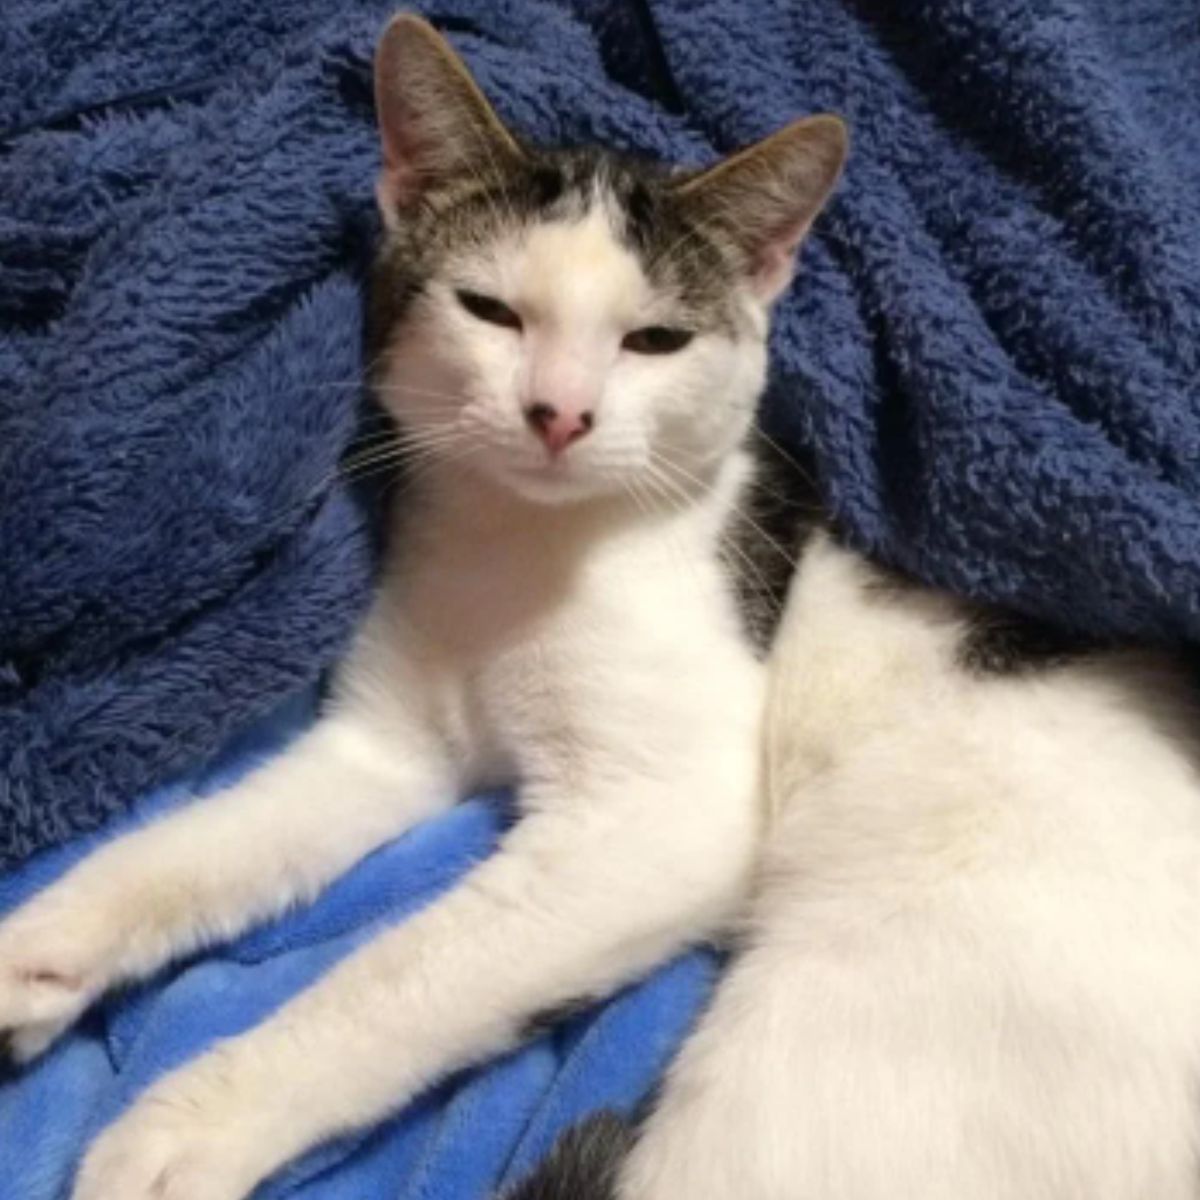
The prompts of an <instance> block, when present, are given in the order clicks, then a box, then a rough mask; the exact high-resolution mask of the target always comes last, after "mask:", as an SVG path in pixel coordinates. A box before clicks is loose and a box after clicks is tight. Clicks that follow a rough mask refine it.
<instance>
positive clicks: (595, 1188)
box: [504, 1112, 634, 1200]
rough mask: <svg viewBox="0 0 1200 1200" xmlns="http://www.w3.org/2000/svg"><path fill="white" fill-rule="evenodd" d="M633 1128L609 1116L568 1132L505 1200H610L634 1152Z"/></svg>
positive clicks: (590, 1119)
mask: <svg viewBox="0 0 1200 1200" xmlns="http://www.w3.org/2000/svg"><path fill="white" fill-rule="evenodd" d="M633 1142H634V1130H633V1126H632V1125H631V1124H630V1123H629V1122H628V1121H626V1120H624V1119H623V1118H621V1117H619V1116H617V1115H616V1114H615V1113H611V1112H601V1113H597V1114H596V1115H595V1116H592V1117H588V1118H587V1120H585V1121H583V1122H582V1123H580V1124H579V1125H576V1126H574V1127H573V1128H571V1129H568V1130H567V1132H566V1133H564V1134H563V1135H562V1137H560V1138H559V1139H558V1141H557V1142H556V1143H555V1145H554V1149H553V1150H551V1151H550V1154H549V1157H547V1158H546V1159H545V1161H544V1162H543V1163H542V1164H541V1166H539V1167H538V1168H537V1169H536V1170H535V1171H534V1173H533V1174H532V1175H531V1176H529V1178H528V1179H526V1180H524V1181H523V1182H522V1183H520V1184H518V1185H517V1187H516V1188H514V1189H512V1190H510V1191H507V1192H505V1193H504V1200H613V1198H614V1197H615V1196H616V1194H617V1179H618V1177H619V1175H620V1170H621V1164H622V1163H623V1162H624V1161H625V1159H626V1157H627V1156H628V1155H629V1151H630V1150H631V1149H632V1148H633Z"/></svg>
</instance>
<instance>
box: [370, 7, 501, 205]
mask: <svg viewBox="0 0 1200 1200" xmlns="http://www.w3.org/2000/svg"><path fill="white" fill-rule="evenodd" d="M375 112H376V116H377V118H378V121H379V134H380V139H381V141H382V143H383V171H382V172H381V174H380V176H379V184H378V186H377V188H376V194H377V195H378V197H379V207H380V210H381V211H382V213H383V218H384V221H385V223H387V224H391V223H393V222H394V221H395V220H396V219H397V214H398V213H399V212H400V211H402V210H403V209H404V208H405V207H406V206H407V205H410V204H412V203H413V202H414V201H415V200H418V199H419V198H420V197H421V195H422V194H423V193H424V192H426V191H427V190H428V189H430V188H431V187H436V186H437V185H439V184H442V183H445V182H446V180H448V179H451V178H453V177H454V176H456V175H465V174H468V173H470V174H474V175H478V174H480V173H481V172H482V171H483V170H486V169H488V168H491V169H502V168H503V166H504V165H505V164H506V163H510V162H512V161H513V160H514V158H519V157H520V155H521V149H520V147H519V146H518V144H517V142H516V140H515V139H514V138H513V136H512V135H511V134H510V133H509V132H508V130H507V129H505V127H504V124H503V122H502V121H501V120H500V118H499V117H498V116H497V115H496V113H495V111H494V110H493V109H492V106H491V105H490V104H489V103H488V102H487V100H486V99H485V97H484V95H483V93H482V92H481V91H480V90H479V86H478V85H477V84H476V83H475V80H474V79H472V78H471V73H470V72H469V71H468V70H467V67H466V64H465V63H464V62H463V61H462V59H461V58H459V57H458V55H457V54H455V53H454V51H453V50H452V49H451V47H450V44H449V42H447V41H446V39H445V38H443V37H442V35H441V34H440V33H438V32H437V30H436V29H434V28H433V26H432V25H430V24H429V22H428V21H425V20H424V19H423V18H421V17H418V16H416V15H415V14H414V13H401V14H400V15H399V16H396V17H393V18H392V20H391V22H390V23H389V24H388V27H387V28H386V29H385V30H384V31H383V36H382V37H381V38H380V39H379V46H378V48H377V49H376V51H375Z"/></svg>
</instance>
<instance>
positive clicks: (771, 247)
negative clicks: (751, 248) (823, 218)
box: [751, 223, 808, 304]
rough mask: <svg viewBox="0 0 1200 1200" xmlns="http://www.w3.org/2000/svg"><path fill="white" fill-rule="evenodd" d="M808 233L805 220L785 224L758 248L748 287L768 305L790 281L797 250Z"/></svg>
mask: <svg viewBox="0 0 1200 1200" xmlns="http://www.w3.org/2000/svg"><path fill="white" fill-rule="evenodd" d="M807 232H808V224H807V223H804V224H802V225H792V226H788V227H787V228H786V229H783V230H780V232H779V233H778V234H777V235H776V236H775V237H773V238H772V239H771V240H770V241H769V242H767V243H766V244H765V245H764V246H763V247H762V248H761V249H760V250H759V252H758V255H757V261H756V262H755V265H754V273H753V275H752V276H751V286H752V288H753V290H754V293H755V295H757V296H758V297H759V298H760V299H761V300H763V301H765V302H766V303H768V304H769V303H770V302H771V301H772V300H774V299H775V298H776V297H777V296H778V295H779V294H780V293H781V292H782V291H783V290H784V288H786V287H787V285H788V284H789V283H791V281H792V275H793V273H794V272H795V269H796V252H797V251H798V250H799V249H800V243H801V241H803V239H804V235H805V233H807Z"/></svg>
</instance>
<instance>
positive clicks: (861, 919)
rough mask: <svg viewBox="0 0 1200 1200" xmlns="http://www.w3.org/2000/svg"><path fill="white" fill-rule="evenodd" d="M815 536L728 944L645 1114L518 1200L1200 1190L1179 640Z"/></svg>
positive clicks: (583, 1142)
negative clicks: (1128, 636)
mask: <svg viewBox="0 0 1200 1200" xmlns="http://www.w3.org/2000/svg"><path fill="white" fill-rule="evenodd" d="M798 542H799V559H800V561H799V566H798V569H797V573H796V576H795V578H794V580H793V581H792V584H791V588H790V592H789V594H788V597H787V600H786V604H785V608H784V613H783V616H782V619H781V621H780V623H779V625H778V627H777V632H776V635H775V639H774V642H773V645H772V652H771V661H770V684H769V699H768V706H767V716H766V722H765V725H766V729H765V738H766V752H765V756H766V768H765V775H766V784H765V786H766V790H767V795H768V799H769V809H770V812H771V817H770V822H769V828H768V831H767V834H766V837H765V849H764V852H763V855H762V862H761V867H760V869H759V871H758V877H757V882H756V885H755V888H754V890H753V895H752V898H751V901H750V903H749V906H748V915H747V917H746V920H745V922H744V923H743V926H742V929H741V935H740V938H739V939H738V940H739V948H738V952H737V953H736V954H735V956H734V957H733V959H732V962H731V964H730V966H729V968H728V969H727V971H726V973H725V975H724V977H723V979H722V981H721V983H720V984H719V986H718V988H717V990H716V993H715V996H714V998H713V1000H712V1002H711V1004H710V1005H709V1007H708V1009H707V1011H706V1012H705V1013H704V1015H703V1016H702V1017H701V1018H700V1020H699V1023H698V1025H697V1027H696V1028H695V1029H694V1030H693V1032H692V1034H691V1035H690V1036H689V1038H688V1039H687V1040H686V1041H685V1043H684V1046H683V1048H682V1050H681V1052H680V1053H679V1055H678V1057H677V1059H676V1061H675V1063H674V1064H673V1066H672V1067H671V1069H670V1071H669V1073H668V1076H667V1078H666V1080H665V1081H664V1082H663V1084H662V1085H661V1087H660V1089H659V1091H658V1094H657V1095H656V1097H655V1098H654V1100H653V1102H652V1103H651V1104H650V1105H648V1106H647V1108H648V1111H646V1112H644V1113H642V1114H639V1120H638V1121H637V1122H635V1123H630V1122H627V1121H623V1120H620V1119H618V1118H617V1117H616V1116H615V1115H614V1114H609V1113H602V1114H599V1115H597V1116H596V1117H594V1118H592V1119H590V1120H588V1121H586V1122H584V1123H582V1124H581V1125H580V1126H578V1127H576V1128H575V1129H573V1130H571V1131H570V1132H569V1133H568V1134H566V1135H564V1137H563V1138H562V1139H560V1142H559V1144H558V1146H557V1147H556V1148H555V1150H554V1151H553V1152H552V1154H551V1155H550V1156H549V1157H548V1159H547V1160H546V1162H545V1163H544V1164H543V1165H542V1166H541V1168H540V1169H539V1170H538V1171H536V1172H535V1173H534V1175H533V1177H532V1178H530V1179H528V1180H526V1181H525V1182H524V1183H523V1184H521V1185H520V1186H518V1187H517V1188H516V1189H515V1190H512V1191H510V1192H509V1193H508V1194H507V1197H506V1200H618V1198H619V1200H672V1198H679V1197H687V1200H732V1198H735V1197H736V1198H737V1200H810V1198H830V1200H832V1198H834V1197H836V1198H837V1200H1197V1197H1200V1164H1198V1162H1197V1148H1198V1136H1197V1135H1198V1132H1200V1122H1198V1120H1197V1117H1198V1113H1197V1102H1198V1100H1200V1094H1198V1092H1197V1081H1198V1079H1200V1071H1198V1068H1200V955H1198V954H1197V931H1198V930H1200V924H1198V922H1200V769H1198V766H1200V745H1198V742H1200V711H1198V709H1197V705H1196V702H1195V701H1196V697H1195V679H1194V677H1192V675H1191V673H1190V669H1189V666H1188V663H1187V656H1186V654H1183V655H1173V654H1169V653H1166V652H1162V651H1151V650H1137V649H1133V648H1117V647H1115V646H1106V645H1103V644H1100V643H1093V644H1089V643H1088V642H1087V641H1086V640H1084V639H1081V638H1079V637H1078V636H1074V635H1060V634H1058V633H1056V632H1055V631H1054V630H1052V629H1048V628H1045V627H1042V626H1039V625H1037V624H1029V623H1027V622H1025V621H1022V620H1021V619H1019V618H1015V617H1010V616H1006V615H1003V614H997V613H993V612H989V611H987V610H985V609H981V608H978V607H975V606H973V605H969V604H965V603H963V602H962V601H960V600H956V599H954V598H952V597H949V596H946V595H942V594H939V593H937V592H934V591H933V590H931V589H928V588H925V587H923V586H921V585H918V584H917V583H915V582H912V581H910V580H907V579H904V578H901V577H899V576H897V575H895V574H892V573H890V572H886V571H884V570H882V569H880V568H878V567H875V566H873V565H871V564H870V563H869V562H868V561H866V560H865V559H864V558H863V557H862V556H860V555H858V554H856V553H854V552H853V551H852V550H850V549H848V548H847V547H846V546H845V545H844V544H843V539H841V538H839V536H838V535H837V534H836V532H834V531H833V530H832V529H831V527H830V526H829V525H828V524H826V523H822V522H812V523H811V526H810V528H808V529H806V530H805V529H801V530H799V531H798Z"/></svg>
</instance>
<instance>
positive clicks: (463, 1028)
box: [75, 770, 757, 1200]
mask: <svg viewBox="0 0 1200 1200" xmlns="http://www.w3.org/2000/svg"><path fill="white" fill-rule="evenodd" d="M750 775H751V772H750V771H749V770H747V772H746V776H747V778H748V777H749V776H750ZM712 790H714V789H711V788H710V789H709V791H712ZM723 790H724V791H725V793H726V794H706V790H705V789H704V788H703V787H699V786H697V784H696V782H695V781H694V780H687V781H680V784H679V785H678V787H677V788H675V789H671V793H670V794H667V793H666V789H661V793H660V794H657V795H655V794H652V795H649V796H646V795H642V796H640V797H637V798H636V799H626V800H623V801H617V802H613V801H608V802H605V801H603V800H601V801H595V802H593V801H590V800H589V801H587V802H585V801H582V800H580V799H577V798H571V799H565V798H564V800H563V801H562V803H561V805H560V806H558V807H557V808H556V809H555V810H553V811H542V812H539V813H537V814H536V815H532V816H529V817H527V818H526V819H525V820H524V821H523V822H522V823H521V824H519V825H518V826H517V827H516V829H515V830H514V831H513V833H512V834H510V836H509V838H508V839H507V840H506V842H505V844H504V846H503V847H502V848H501V850H500V851H499V852H498V853H497V854H496V855H495V856H494V857H493V858H491V859H489V860H488V861H487V862H486V863H484V864H482V865H481V866H480V867H479V868H478V869H477V870H476V871H475V872H474V873H473V874H471V875H470V876H468V878H467V879H466V880H465V881H464V882H463V883H462V884H460V885H459V886H458V887H457V888H456V889H455V890H454V891H453V892H451V893H450V894H449V895H448V896H446V897H444V898H443V899H441V900H439V901H437V902H435V903H434V904H433V905H432V906H431V907H430V908H428V909H426V910H425V911H424V912H422V913H419V914H418V915H417V916H415V917H413V918H412V919H410V920H409V921H407V922H405V923H404V924H403V925H401V926H399V927H397V928H395V929H393V930H391V931H390V932H388V933H385V934H384V935H382V936H381V937H379V938H378V939H376V940H375V941H374V942H372V943H370V944H369V945H367V946H366V947H364V948H363V949H361V950H359V951H358V952H357V953H356V954H354V955H353V956H351V957H350V958H349V959H347V960H346V961H344V962H343V963H342V964H340V965H339V966H337V967H335V968H334V970H333V971H331V972H330V974H329V975H328V976H326V977H325V978H324V979H323V980H321V981H320V982H319V983H317V984H316V985H315V986H314V987H313V988H311V989H310V990H309V991H307V992H305V993H302V994H301V995H300V996H298V997H296V998H295V999H294V1000H292V1001H291V1002H290V1003H289V1004H287V1005H285V1006H284V1007H283V1008H282V1009H280V1010H279V1012H277V1013H276V1014H275V1015H274V1016H273V1017H271V1018H270V1019H269V1020H268V1021H267V1022H266V1023H265V1024H263V1025H262V1026H260V1027H259V1028H257V1029H254V1030H251V1031H249V1032H248V1033H246V1034H243V1035H241V1036H240V1037H237V1038H234V1039H232V1040H230V1041H228V1042H225V1043H222V1044H221V1045H219V1046H218V1047H217V1048H216V1049H215V1050H214V1051H213V1052H211V1053H209V1054H207V1055H205V1056H202V1057H201V1058H199V1059H198V1060H196V1061H195V1062H194V1063H191V1064H188V1065H186V1066H184V1067H183V1068H181V1069H180V1070H178V1071H177V1072H175V1073H174V1074H173V1075H170V1076H167V1077H166V1078H165V1079H163V1080H162V1081H161V1082H160V1083H158V1084H157V1085H155V1086H154V1087H152V1088H151V1090H150V1091H149V1092H148V1093H147V1095H146V1096H145V1097H144V1098H143V1099H142V1100H141V1101H139V1102H138V1103H136V1104H135V1106H134V1108H133V1109H132V1110H131V1111H130V1112H129V1113H128V1114H127V1115H126V1116H125V1117H124V1118H122V1119H120V1120H118V1122H117V1123H116V1124H115V1125H113V1126H112V1127H110V1129H109V1130H108V1131H107V1132H106V1133H104V1134H103V1135H101V1137H100V1139H99V1140H98V1141H97V1143H96V1144H95V1146H94V1148H93V1150H92V1152H91V1153H90V1154H89V1155H88V1157H87V1158H86V1160H85V1162H84V1165H83V1167H82V1169H81V1172H80V1176H79V1181H78V1185H77V1191H76V1193H75V1200H112V1197H117V1196H119V1197H121V1200H150V1198H151V1197H154V1198H155V1200H239V1198H240V1197H242V1196H244V1195H245V1194H247V1193H248V1192H249V1191H250V1190H251V1189H252V1188H253V1186H254V1185H255V1184H256V1183H257V1182H258V1181H259V1180H260V1179H262V1178H264V1177H265V1176H267V1175H269V1174H271V1173H272V1172H273V1171H275V1170H276V1169H277V1168H279V1167H280V1166H281V1165H283V1164H284V1163H285V1162H287V1161H288V1160H290V1159H292V1158H294V1157H295V1156H296V1155H298V1154H300V1153H302V1152H303V1151H305V1150H306V1149H308V1148H310V1147H311V1146H313V1145H314V1144H316V1143H318V1142H320V1141H323V1140H325V1139H327V1138H329V1137H332V1136H335V1135H337V1134H339V1133H342V1132H344V1131H346V1130H349V1129H353V1128H356V1127H361V1126H363V1125H366V1124H369V1123H371V1122H374V1121H377V1120H379V1119H381V1118H382V1117H384V1116H385V1115H386V1114H387V1113H388V1112H390V1111H392V1110H393V1109H395V1108H396V1107H398V1106H399V1105H400V1104H402V1103H403V1102H404V1101H406V1100H408V1099H409V1098H411V1097H412V1096H414V1095H415V1094H416V1093H417V1092H419V1091H421V1090H422V1089H424V1088H425V1087H426V1086H428V1085H429V1084H430V1083H431V1082H433V1081H434V1080H436V1079H438V1078H439V1077H441V1076H443V1075H445V1074H446V1073H447V1072H449V1071H452V1070H455V1069H457V1068H460V1067H463V1066H466V1065H468V1064H470V1063H472V1062H475V1061H479V1060H480V1059H483V1058H486V1057H488V1056H490V1055H493V1054H495V1053H497V1052H500V1051H502V1050H504V1049H506V1048H508V1047H509V1046H511V1045H513V1044H514V1043H515V1042H516V1041H517V1040H518V1039H519V1038H520V1036H521V1034H522V1031H523V1029H525V1028H526V1027H527V1026H528V1023H529V1022H530V1020H531V1018H533V1017H535V1016H536V1015H537V1014H538V1013H539V1012H541V1011H544V1010H545V1009H546V1008H548V1007H556V1006H559V1005H561V1004H563V1003H565V1002H567V1001H571V1000H578V999H579V998H581V997H587V996H595V995H603V994H605V993H607V992H609V991H611V990H612V989H614V988H615V987H617V986H619V985H621V984H623V983H625V982H626V981H628V980H630V979H632V978H634V977H636V976H637V975H638V974H640V973H642V972H644V971H646V970H647V969H649V968H650V967H651V966H653V965H654V964H656V963H658V962H659V961H661V960H663V959H664V958H666V957H667V956H668V955H670V954H671V953H673V952H675V951H677V950H678V949H680V948H681V947H683V946H684V945H686V944H688V943H689V942H692V941H694V940H696V939H698V938H701V937H703V936H705V935H707V934H708V933H710V932H711V931H712V930H713V929H714V928H715V927H716V926H717V925H718V924H719V923H720V922H722V921H723V920H725V919H726V918H727V916H728V914H729V912H730V911H731V909H732V907H733V906H734V905H735V904H736V902H737V901H738V899H739V898H740V897H741V896H742V895H743V894H744V889H745V887H746V885H747V882H748V876H749V873H750V868H751V860H752V856H753V852H754V847H755V841H756V833H757V813H756V805H755V801H754V797H753V795H752V793H751V789H750V787H749V786H748V783H747V784H744V785H743V787H741V788H739V789H738V793H737V794H736V795H730V794H728V789H723Z"/></svg>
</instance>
